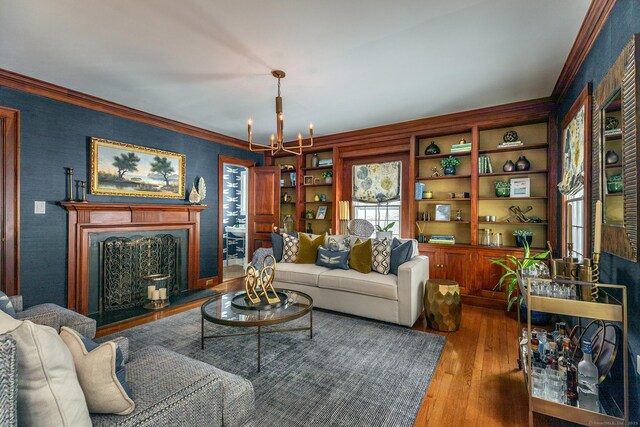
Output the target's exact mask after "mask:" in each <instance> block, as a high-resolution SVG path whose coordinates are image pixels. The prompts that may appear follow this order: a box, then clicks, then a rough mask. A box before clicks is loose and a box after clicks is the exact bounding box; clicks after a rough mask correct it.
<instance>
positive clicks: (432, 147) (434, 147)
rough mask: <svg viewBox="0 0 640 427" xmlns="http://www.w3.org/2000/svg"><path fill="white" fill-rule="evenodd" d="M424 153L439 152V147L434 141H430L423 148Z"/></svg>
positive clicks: (426, 154) (427, 154)
mask: <svg viewBox="0 0 640 427" xmlns="http://www.w3.org/2000/svg"><path fill="white" fill-rule="evenodd" d="M424 154H425V156H429V155H432V154H440V147H438V145H437V144H436V142H435V141H431V143H430V144H429V146H428V147H427V148H426V149H425V150H424Z"/></svg>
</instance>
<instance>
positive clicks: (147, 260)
mask: <svg viewBox="0 0 640 427" xmlns="http://www.w3.org/2000/svg"><path fill="white" fill-rule="evenodd" d="M179 258H180V238H179V237H177V236H173V235H170V234H159V235H157V236H152V237H141V236H131V238H127V237H109V238H108V239H106V240H104V241H103V242H101V243H100V311H101V312H102V311H113V310H120V309H124V308H130V307H136V306H140V305H143V304H144V303H145V298H146V296H147V285H149V283H148V282H147V280H145V277H146V276H149V275H152V274H167V275H170V278H169V280H168V283H167V295H176V294H178V293H179V292H180V278H181V274H180V265H181V262H180V259H179Z"/></svg>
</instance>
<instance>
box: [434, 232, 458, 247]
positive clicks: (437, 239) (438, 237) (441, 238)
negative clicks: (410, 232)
mask: <svg viewBox="0 0 640 427" xmlns="http://www.w3.org/2000/svg"><path fill="white" fill-rule="evenodd" d="M429 243H438V244H441V245H454V244H455V243H456V238H455V237H454V236H451V235H448V234H432V235H431V237H430V238H429Z"/></svg>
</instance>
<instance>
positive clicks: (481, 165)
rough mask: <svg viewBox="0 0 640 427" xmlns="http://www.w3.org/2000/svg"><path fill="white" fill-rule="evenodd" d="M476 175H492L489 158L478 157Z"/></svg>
mask: <svg viewBox="0 0 640 427" xmlns="http://www.w3.org/2000/svg"><path fill="white" fill-rule="evenodd" d="M478 173H479V174H481V175H482V174H485V173H493V166H492V165H491V158H490V157H489V156H479V157H478Z"/></svg>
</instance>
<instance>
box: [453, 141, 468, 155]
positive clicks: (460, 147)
mask: <svg viewBox="0 0 640 427" xmlns="http://www.w3.org/2000/svg"><path fill="white" fill-rule="evenodd" d="M469 151H471V143H470V142H465V143H462V144H454V145H452V146H451V154H453V153H468V152H469Z"/></svg>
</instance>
